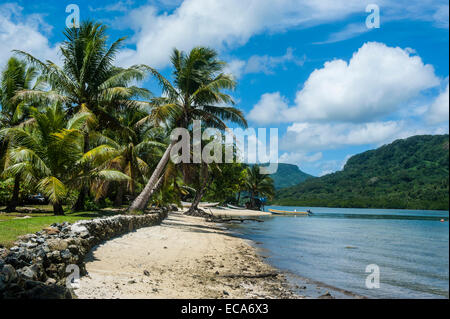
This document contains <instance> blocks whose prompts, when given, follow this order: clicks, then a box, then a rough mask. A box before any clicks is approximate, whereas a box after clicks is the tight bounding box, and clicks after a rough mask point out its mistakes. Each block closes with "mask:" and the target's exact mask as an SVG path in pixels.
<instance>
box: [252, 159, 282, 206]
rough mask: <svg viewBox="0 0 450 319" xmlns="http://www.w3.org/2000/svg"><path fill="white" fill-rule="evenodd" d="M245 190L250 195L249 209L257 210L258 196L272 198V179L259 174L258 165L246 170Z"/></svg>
mask: <svg viewBox="0 0 450 319" xmlns="http://www.w3.org/2000/svg"><path fill="white" fill-rule="evenodd" d="M245 190H246V191H248V192H249V193H250V208H251V209H255V208H259V207H258V206H259V205H257V204H256V200H255V199H256V198H257V197H259V196H268V197H272V196H273V195H274V194H275V186H274V183H273V179H272V178H271V177H270V176H269V175H266V174H261V172H260V167H259V165H253V166H251V167H248V168H247V175H246V180H245Z"/></svg>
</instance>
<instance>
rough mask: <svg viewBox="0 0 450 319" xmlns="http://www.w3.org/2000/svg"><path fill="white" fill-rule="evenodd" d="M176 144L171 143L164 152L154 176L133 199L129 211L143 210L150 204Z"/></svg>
mask: <svg viewBox="0 0 450 319" xmlns="http://www.w3.org/2000/svg"><path fill="white" fill-rule="evenodd" d="M174 145H175V142H172V143H170V145H169V146H168V147H167V149H166V152H165V153H164V155H163V157H162V158H161V160H160V161H159V163H158V166H157V167H156V169H155V171H154V172H153V174H152V177H150V179H149V181H148V183H147V185H145V188H144V190H143V191H142V192H141V193H140V194H139V196H138V197H137V198H136V199H135V200H134V201H133V203H132V204H131V206H130V207H129V208H128V211H129V212H135V211H143V210H144V209H145V207H146V206H147V204H148V201H149V200H150V197H151V196H152V194H153V193H154V190H155V187H156V186H157V184H158V180H159V178H160V177H161V175H162V173H163V171H164V168H165V167H166V165H167V162H168V161H169V159H170V152H171V151H172V148H173V146H174Z"/></svg>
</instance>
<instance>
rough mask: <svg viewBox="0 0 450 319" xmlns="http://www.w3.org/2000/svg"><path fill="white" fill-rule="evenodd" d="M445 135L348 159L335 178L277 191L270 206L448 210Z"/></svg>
mask: <svg viewBox="0 0 450 319" xmlns="http://www.w3.org/2000/svg"><path fill="white" fill-rule="evenodd" d="M448 191H449V136H448V135H433V136H430V135H426V136H414V137H410V138H408V139H404V140H397V141H395V142H393V143H392V144H389V145H385V146H382V147H380V148H378V149H376V150H372V151H368V152H365V153H362V154H359V155H356V156H353V157H352V158H350V159H349V160H348V162H347V164H346V165H345V167H344V169H343V170H342V171H340V172H336V173H334V174H330V175H326V176H323V177H320V178H313V179H308V180H307V181H305V182H303V183H301V184H299V185H296V186H293V187H289V188H284V189H281V190H279V191H277V193H276V196H275V199H274V200H273V203H272V204H277V205H287V206H316V207H318V206H324V207H360V208H399V209H436V210H448V209H449V195H448Z"/></svg>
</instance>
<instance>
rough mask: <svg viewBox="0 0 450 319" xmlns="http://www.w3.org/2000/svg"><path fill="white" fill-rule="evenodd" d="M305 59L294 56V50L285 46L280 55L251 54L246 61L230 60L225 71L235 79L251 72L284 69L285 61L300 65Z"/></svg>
mask: <svg viewBox="0 0 450 319" xmlns="http://www.w3.org/2000/svg"><path fill="white" fill-rule="evenodd" d="M305 59H306V57H305V56H303V57H302V58H298V57H296V56H295V55H294V50H293V49H292V48H287V50H286V54H285V55H282V56H269V55H253V56H251V57H250V58H249V59H248V60H247V61H243V60H239V59H235V60H232V61H231V62H229V63H228V65H227V68H226V70H225V72H226V73H230V74H232V75H234V77H235V78H236V79H239V78H240V77H242V76H243V75H245V74H251V73H264V74H274V73H275V69H276V68H278V67H283V68H284V69H285V68H286V64H287V63H293V64H295V65H297V66H302V65H303V64H304V63H305Z"/></svg>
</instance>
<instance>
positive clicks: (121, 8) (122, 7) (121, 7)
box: [89, 0, 134, 12]
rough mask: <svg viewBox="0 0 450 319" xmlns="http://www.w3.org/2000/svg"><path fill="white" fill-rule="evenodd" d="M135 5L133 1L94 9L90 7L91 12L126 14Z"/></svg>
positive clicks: (126, 0)
mask: <svg viewBox="0 0 450 319" xmlns="http://www.w3.org/2000/svg"><path fill="white" fill-rule="evenodd" d="M133 4H134V1H133V0H124V1H119V2H115V3H111V4H108V5H106V6H104V7H99V8H94V7H92V6H89V11H91V12H98V11H106V12H126V11H127V10H129V9H130V7H131V6H132V5H133Z"/></svg>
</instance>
